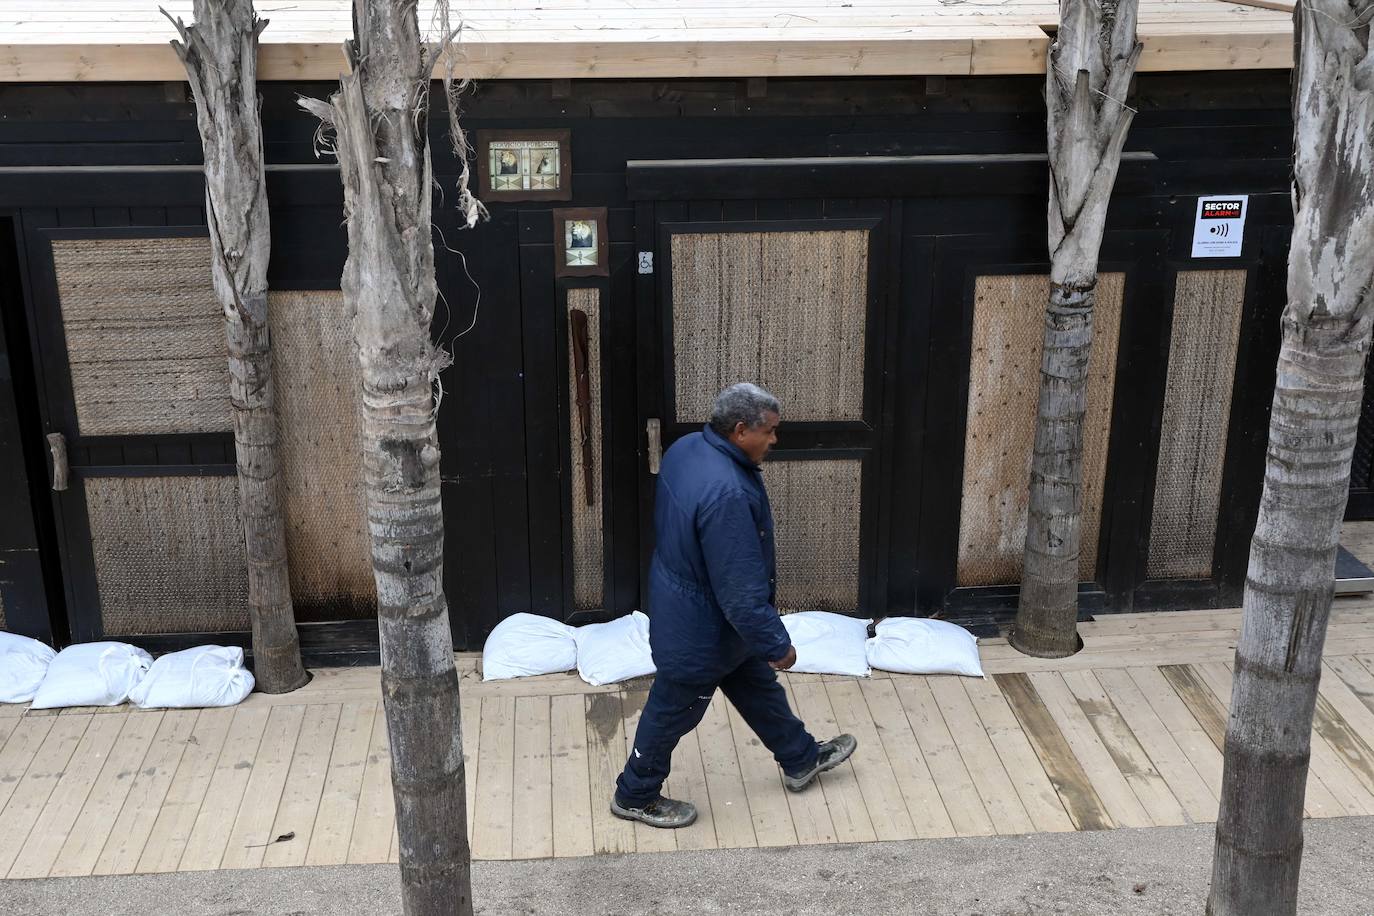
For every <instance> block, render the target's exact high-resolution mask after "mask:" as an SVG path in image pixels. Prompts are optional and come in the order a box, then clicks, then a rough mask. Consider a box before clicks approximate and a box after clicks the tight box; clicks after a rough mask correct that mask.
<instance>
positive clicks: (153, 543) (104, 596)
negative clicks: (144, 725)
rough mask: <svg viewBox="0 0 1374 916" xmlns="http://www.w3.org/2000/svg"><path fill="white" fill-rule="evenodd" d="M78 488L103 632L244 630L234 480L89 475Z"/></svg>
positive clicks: (244, 584) (244, 571)
mask: <svg viewBox="0 0 1374 916" xmlns="http://www.w3.org/2000/svg"><path fill="white" fill-rule="evenodd" d="M84 486H85V491H86V511H87V513H88V515H89V516H90V523H91V548H92V551H93V553H94V554H95V572H96V582H97V585H98V586H99V589H100V616H101V620H102V621H103V622H104V628H105V632H106V633H107V634H109V635H132V634H136V633H199V632H214V631H219V630H246V629H248V628H249V620H248V564H247V560H246V559H245V558H244V550H243V523H242V522H241V521H240V518H239V498H238V481H237V478H234V477H91V478H87V479H86V480H85V481H84Z"/></svg>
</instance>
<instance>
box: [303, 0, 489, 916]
mask: <svg viewBox="0 0 1374 916" xmlns="http://www.w3.org/2000/svg"><path fill="white" fill-rule="evenodd" d="M353 21H354V30H355V38H354V41H353V42H351V43H350V44H349V46H348V53H349V57H350V63H351V64H352V72H351V73H350V74H349V75H347V76H345V77H343V79H342V81H341V83H340V87H339V91H338V92H337V93H335V94H334V95H333V96H332V97H331V99H330V101H329V103H327V104H326V103H323V102H317V101H309V100H303V101H302V105H303V106H304V107H306V109H307V110H309V111H311V112H313V113H314V114H316V115H318V116H319V117H320V118H321V119H322V120H323V121H324V122H326V124H329V125H332V126H333V128H334V134H335V147H334V149H335V152H336V153H337V155H338V159H339V167H340V173H341V177H342V180H343V186H344V204H345V212H346V213H347V214H348V249H349V250H348V263H347V265H346V266H345V268H344V275H343V292H344V297H345V301H346V302H347V304H348V306H349V309H350V310H351V312H352V314H353V333H354V337H355V339H356V342H357V345H358V358H359V361H360V363H361V366H362V383H363V398H362V404H363V406H362V440H363V466H364V468H363V473H364V477H365V484H366V489H367V507H368V527H369V529H370V530H371V532H372V568H373V573H374V576H375V578H376V582H377V599H378V624H379V628H380V631H381V655H382V700H383V704H384V707H385V710H386V719H387V732H388V734H389V735H390V738H391V759H392V766H391V781H392V790H393V793H394V795H395V799H396V826H397V830H398V832H399V835H400V850H401V887H402V900H403V905H404V908H405V912H406V913H407V914H409V916H431V914H436V916H437V914H455V913H456V914H460V916H466V914H471V913H472V885H471V877H470V873H469V872H470V861H469V858H470V853H469V848H468V838H467V813H466V798H465V793H464V787H463V781H464V770H463V749H462V733H461V723H460V720H459V704H458V674H457V671H456V669H455V668H454V663H453V643H452V637H451V635H450V631H449V617H448V606H447V604H446V603H445V600H444V591H443V558H444V519H443V511H442V505H441V502H440V480H439V443H438V437H437V435H436V432H435V415H436V408H435V391H434V386H435V384H436V383H437V381H438V377H439V371H440V370H441V369H442V368H443V367H444V365H445V364H446V362H447V359H446V357H447V354H446V353H445V352H444V351H442V350H437V349H436V348H435V346H434V344H433V343H432V342H431V339H430V332H429V328H430V319H431V317H432V316H433V310H434V300H435V294H436V287H435V280H434V248H433V242H432V238H431V224H430V207H431V198H430V194H431V181H432V176H431V170H430V153H429V144H428V113H429V86H430V74H431V73H432V72H433V69H434V63H435V61H434V59H433V58H432V57H431V56H430V54H429V52H428V49H427V48H426V46H425V44H424V43H423V41H422V40H421V37H420V31H419V25H418V22H417V21H416V8H415V4H414V3H405V2H396V0H355V2H354V7H353Z"/></svg>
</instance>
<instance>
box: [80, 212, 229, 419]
mask: <svg viewBox="0 0 1374 916" xmlns="http://www.w3.org/2000/svg"><path fill="white" fill-rule="evenodd" d="M53 266H54V270H55V272H56V276H57V289H58V296H59V299H60V302H61V307H62V326H63V331H64V333H65V335H66V347H67V357H68V361H69V363H70V367H71V381H72V393H73V395H74V397H75V400H76V416H77V425H78V427H79V432H80V435H82V436H129V435H154V434H159V433H213V432H228V431H229V430H230V429H231V426H232V419H231V408H230V406H229V371H228V362H227V358H228V357H227V355H226V352H225V343H224V318H223V316H222V314H221V313H220V309H219V305H218V303H217V302H216V301H215V295H214V291H213V289H212V288H211V285H210V243H209V240H208V239H204V238H127V239H58V240H54V241H53Z"/></svg>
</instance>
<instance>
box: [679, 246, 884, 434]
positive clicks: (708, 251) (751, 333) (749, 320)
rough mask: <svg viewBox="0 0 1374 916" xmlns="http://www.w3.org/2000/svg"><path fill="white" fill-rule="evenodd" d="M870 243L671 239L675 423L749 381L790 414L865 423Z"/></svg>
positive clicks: (701, 417) (704, 412)
mask: <svg viewBox="0 0 1374 916" xmlns="http://www.w3.org/2000/svg"><path fill="white" fill-rule="evenodd" d="M868 244H869V239H868V232H867V230H862V229H833V230H817V231H795V232H721V233H680V234H676V235H674V236H673V237H672V274H673V276H672V290H673V354H672V356H673V367H674V386H675V388H676V405H675V406H676V410H677V420H678V422H680V423H686V422H705V421H706V419H707V417H708V416H709V414H710V412H711V404H712V402H713V401H714V400H715V396H716V394H718V393H719V392H720V390H721V389H723V388H725V387H726V386H727V385H731V384H734V383H735V382H745V381H748V382H756V383H758V384H760V385H762V386H763V387H765V388H767V389H768V390H770V391H772V392H773V393H774V394H776V395H777V396H778V398H779V399H780V400H781V401H782V403H783V413H784V420H791V421H804V420H814V421H846V420H861V419H863V405H864V349H865V344H866V340H865V328H866V325H867V316H868Z"/></svg>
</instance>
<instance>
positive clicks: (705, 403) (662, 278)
mask: <svg viewBox="0 0 1374 916" xmlns="http://www.w3.org/2000/svg"><path fill="white" fill-rule="evenodd" d="M891 209H892V208H891V206H890V205H889V203H888V202H887V201H885V200H865V201H853V200H808V201H784V200H769V201H752V200H730V201H725V202H721V201H698V202H675V203H656V204H644V205H641V207H640V209H639V211H638V214H637V217H638V220H639V222H640V226H639V231H640V239H641V245H642V248H641V251H643V252H645V253H646V254H651V255H652V260H651V261H650V260H648V259H646V258H645V257H644V255H641V261H640V280H641V282H640V286H639V293H638V296H637V300H638V302H637V308H638V315H639V360H640V373H641V376H640V378H641V381H640V420H641V437H642V439H641V442H642V443H643V452H642V457H643V462H642V464H641V466H640V469H639V471H640V481H641V499H640V505H641V531H642V532H643V533H644V534H643V538H642V541H641V543H642V546H643V554H642V560H643V561H645V562H646V563H647V558H648V556H649V555H650V552H651V551H652V530H653V529H652V506H653V496H654V485H655V476H654V475H655V469H656V466H657V460H658V457H659V456H660V455H661V453H662V452H663V451H664V450H666V449H668V448H669V447H671V446H672V444H673V443H674V442H675V441H677V440H678V439H679V438H681V437H682V436H684V435H686V434H688V433H691V432H694V431H697V430H700V429H701V428H702V425H703V423H704V422H705V421H706V420H707V419H708V417H709V413H710V407H711V404H712V401H713V400H714V397H715V395H716V394H717V393H718V392H719V390H721V389H722V388H724V387H726V386H728V385H730V384H733V383H735V382H741V381H750V382H756V383H759V384H762V385H763V386H765V387H767V388H770V389H771V390H773V392H774V393H775V394H777V395H778V396H779V398H780V399H781V401H782V406H783V422H782V426H781V428H780V430H779V433H778V437H779V441H778V444H777V447H776V448H775V450H774V451H773V453H772V454H771V455H770V458H769V460H768V461H767V462H766V463H765V466H764V477H765V481H766V483H767V485H768V488H769V493H770V497H771V500H772V504H773V512H774V516H775V518H776V521H777V544H778V560H779V573H778V578H779V590H778V604H779V607H780V608H782V609H783V610H785V611H792V610H828V611H835V612H841V613H873V612H879V609H880V608H882V607H883V606H885V603H886V594H885V582H884V576H885V568H886V564H885V563H883V562H882V555H883V549H884V548H883V545H882V544H881V543H880V541H881V540H882V534H883V532H884V531H885V530H886V526H885V524H884V522H885V519H884V517H883V515H884V512H885V510H886V502H885V500H883V499H882V498H881V494H882V493H883V492H884V490H885V488H886V487H885V483H884V474H885V472H886V451H885V445H886V436H885V431H886V429H887V423H886V422H885V421H886V419H887V418H888V413H887V411H886V409H885V396H886V394H887V391H886V389H885V379H886V375H885V366H886V364H887V361H888V359H889V353H888V346H887V345H888V340H889V337H888V333H887V328H888V325H889V322H890V320H891V316H890V306H891V302H892V297H891V296H890V294H889V293H890V284H891V282H892V276H891V268H892V260H893V259H892V257H891V252H890V251H889V245H890V243H891V241H892V233H891V232H890V229H889V226H890V222H891Z"/></svg>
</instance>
